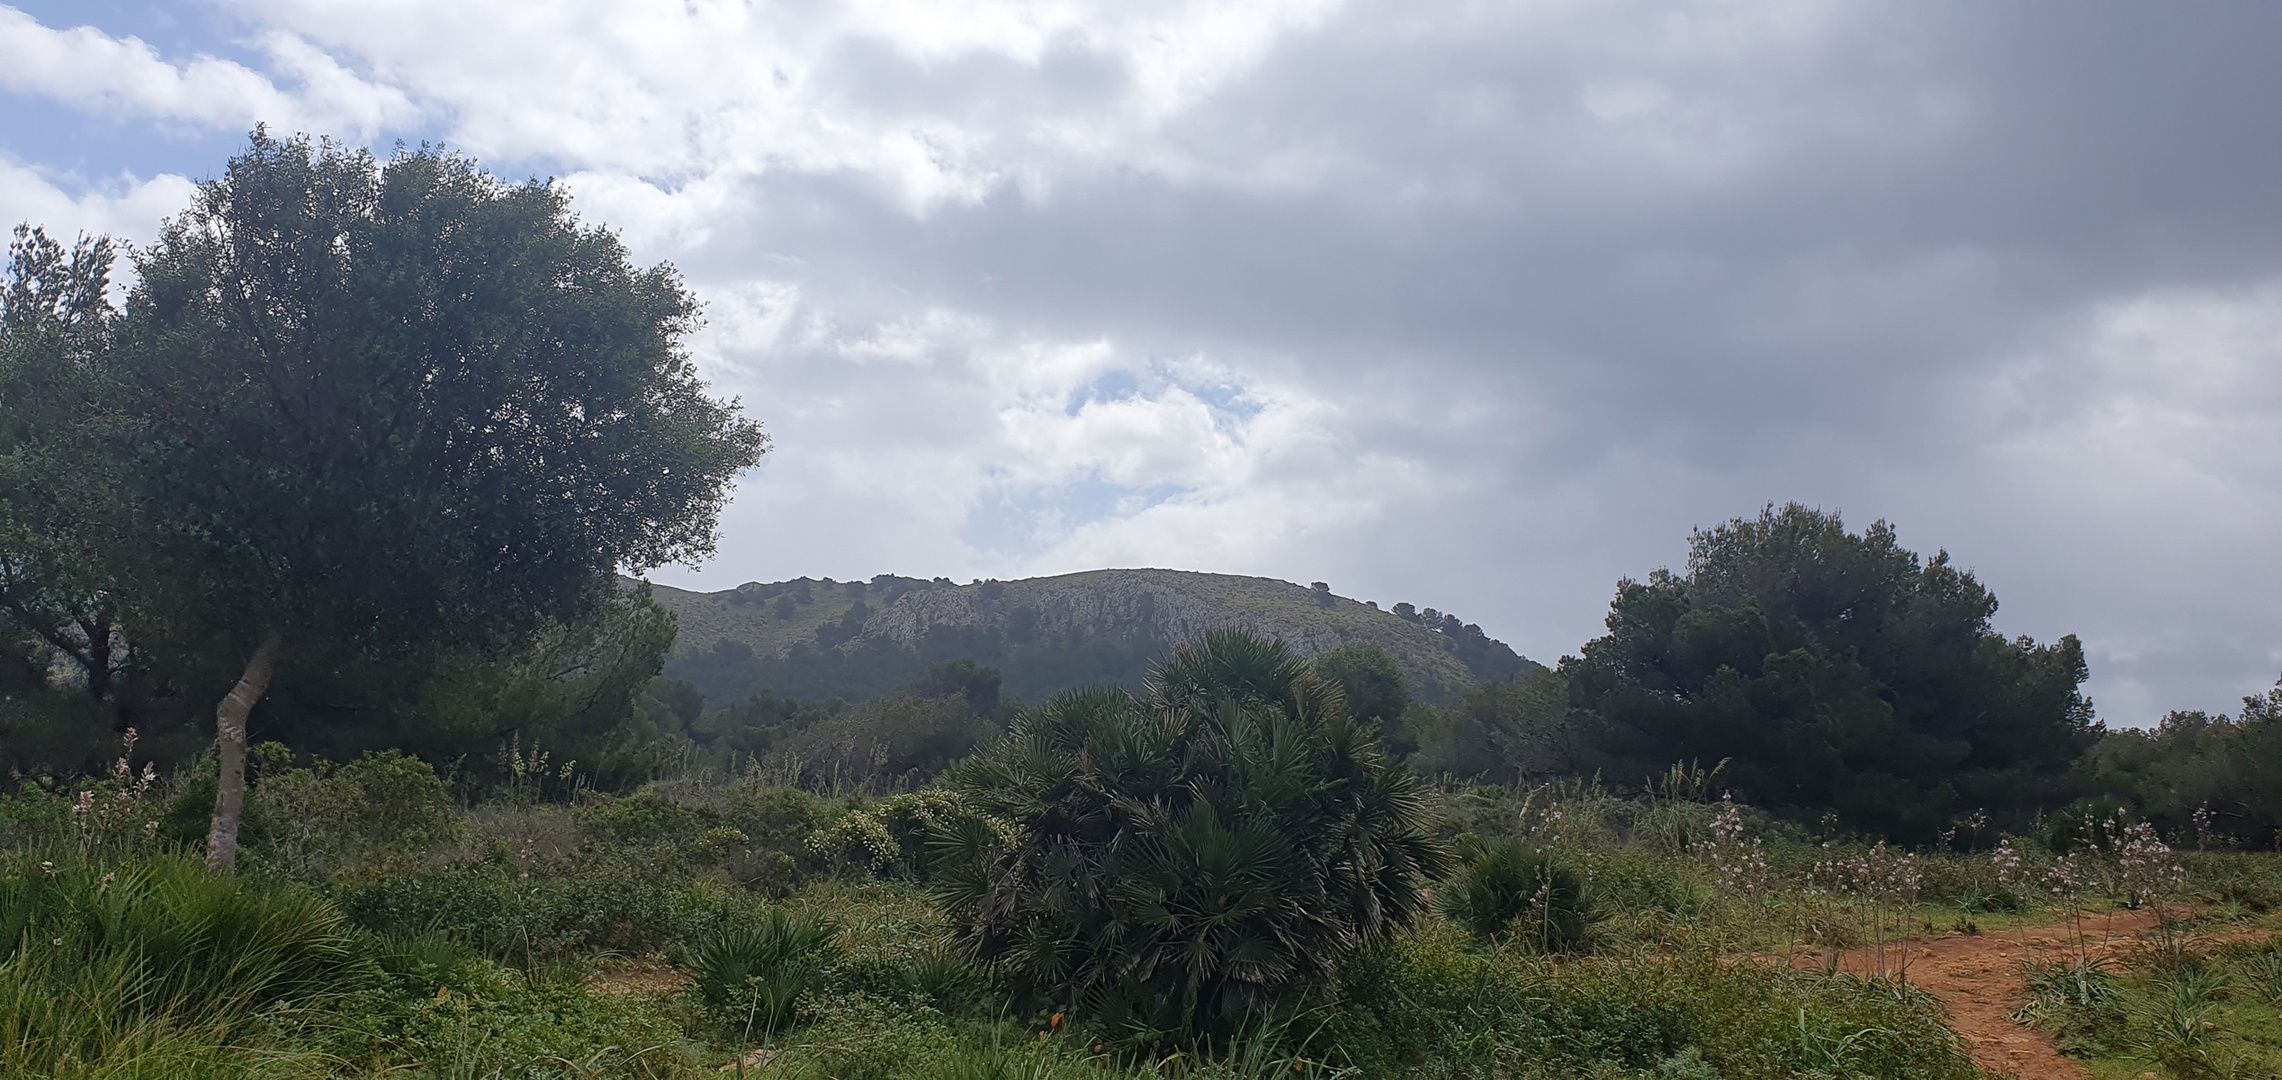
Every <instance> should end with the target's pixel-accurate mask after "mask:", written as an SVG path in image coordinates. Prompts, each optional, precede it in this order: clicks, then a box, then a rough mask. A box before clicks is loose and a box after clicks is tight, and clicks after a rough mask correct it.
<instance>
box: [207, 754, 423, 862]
mask: <svg viewBox="0 0 2282 1080" xmlns="http://www.w3.org/2000/svg"><path fill="white" fill-rule="evenodd" d="M251 801H252V805H253V807H254V813H255V814H256V816H258V817H259V819H260V820H261V822H262V823H263V829H262V835H261V840H262V845H263V851H264V853H266V854H275V855H276V856H278V857H279V858H281V859H283V860H284V861H285V864H286V865H287V866H288V867H289V868H292V869H295V870H309V871H320V872H322V871H330V870H334V869H339V868H341V867H342V866H344V865H346V864H348V863H350V862H352V861H355V860H358V859H369V858H372V857H374V856H377V855H382V854H389V853H408V852H413V851H419V850H422V849H424V848H429V847H434V846H436V845H440V844H444V843H448V842H450V841H452V840H454V839H457V838H458V837H459V835H460V833H461V832H462V830H463V825H462V823H461V818H460V808H459V805H458V803H456V802H455V801H454V800H453V799H452V796H451V792H450V790H449V789H448V788H446V787H445V786H444V782H443V781H442V780H440V779H438V778H437V776H436V772H435V770H434V769H432V768H429V766H428V763H427V762H425V761H421V760H420V759H418V758H414V757H406V756H405V755H403V754H401V753H398V752H397V751H394V750H389V751H385V752H382V753H377V754H366V755H365V756H363V757H361V758H358V759H357V760H355V761H352V762H350V763H348V764H346V765H342V766H338V767H333V766H331V765H329V764H327V763H323V762H320V763H318V764H317V765H316V766H315V767H312V768H307V769H292V770H289V771H285V772H282V773H278V774H276V775H271V776H265V777H262V778H261V780H260V782H259V783H257V784H255V785H254V788H253V791H252V794H251Z"/></svg>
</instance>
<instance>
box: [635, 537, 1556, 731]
mask: <svg viewBox="0 0 2282 1080" xmlns="http://www.w3.org/2000/svg"><path fill="white" fill-rule="evenodd" d="M651 590H652V595H653V596H655V597H656V598H657V600H658V602H659V603H660V604H661V605H663V606H664V607H665V608H667V609H668V610H670V611H672V612H674V614H675V615H676V616H677V617H679V619H680V622H681V636H680V639H679V640H678V641H677V642H676V643H675V646H674V651H673V655H672V656H671V657H670V658H669V659H668V661H667V667H666V674H667V675H669V676H671V677H673V678H677V679H682V680H685V681H688V682H690V683H693V684H695V685H696V686H697V687H698V688H699V689H701V690H703V691H704V692H705V695H706V697H707V699H708V700H710V701H713V702H716V703H727V702H730V701H737V700H743V699H744V698H747V697H751V696H754V695H756V694H762V693H767V694H773V695H775V696H778V697H791V698H831V697H841V698H849V699H856V698H863V697H872V696H877V695H882V694H886V693H889V692H891V691H893V690H894V689H895V688H896V687H898V686H902V685H904V684H906V683H909V682H910V681H912V680H913V679H916V678H918V677H919V676H920V675H921V674H923V673H924V672H925V671H926V669H927V667H928V666H929V665H931V664H939V663H945V662H948V661H952V660H961V659H971V660H974V661H976V662H977V663H981V664H986V665H989V666H991V667H995V668H997V669H999V671H1000V672H1001V673H1002V674H1003V675H1004V676H1005V692H1006V693H1008V694H1010V695H1012V696H1014V697H1017V698H1020V699H1022V700H1025V701H1038V700H1042V699H1044V698H1046V697H1049V696H1052V695H1053V694H1055V693H1058V692H1060V691H1062V690H1065V689H1068V688H1070V687H1072V686H1080V685H1087V684H1095V683H1115V684H1120V685H1127V686H1133V685H1138V684H1139V683H1140V682H1141V680H1142V679H1143V678H1144V677H1145V676H1146V674H1147V672H1148V668H1149V665H1150V664H1151V663H1153V662H1154V661H1156V660H1158V659H1160V658H1162V657H1163V656H1164V655H1165V653H1166V652H1168V651H1169V650H1170V649H1171V647H1172V646H1173V645H1174V644H1176V643H1180V642H1186V641H1193V640H1195V639H1196V638H1198V637H1199V636H1201V635H1202V634H1203V633H1204V632H1205V631H1207V630H1216V629H1241V630H1248V631H1251V632H1254V633H1258V634H1263V635H1267V636H1271V637H1277V638H1281V639H1283V640H1284V641H1285V642H1287V643H1289V644H1290V645H1291V647H1292V648H1293V649H1294V650H1295V651H1296V652H1298V653H1299V654H1300V655H1301V656H1314V655H1316V654H1318V653H1322V652H1325V651H1327V650H1330V649H1334V648H1337V647H1339V646H1341V645H1344V644H1347V643H1349V642H1368V643H1370V644H1372V645H1376V646H1378V647H1379V648H1381V649H1384V650H1386V651H1387V653H1388V655H1390V656H1392V657H1394V659H1395V662H1396V663H1397V664H1399V665H1401V666H1402V669H1403V671H1404V672H1405V673H1406V674H1407V675H1408V676H1409V678H1410V681H1411V685H1412V687H1413V689H1414V691H1415V692H1416V693H1417V694H1418V696H1419V697H1420V698H1421V699H1422V700H1425V701H1429V702H1441V701H1448V700H1450V699H1452V698H1454V697H1456V696H1457V695H1458V694H1459V693H1461V692H1462V691H1463V690H1464V689H1465V688H1466V687H1468V686H1470V685H1472V684H1474V683H1475V682H1477V681H1480V680H1484V679H1495V678H1502V677H1505V676H1507V675H1511V674H1514V673H1516V672H1519V671H1521V670H1523V668H1524V667H1525V666H1527V664H1528V662H1527V661H1525V660H1523V659H1522V658H1521V657H1519V656H1516V655H1515V654H1514V652H1513V650H1512V649H1510V648H1507V647H1506V646H1505V645H1504V644H1503V643H1501V642H1497V641H1493V640H1491V639H1489V638H1488V637H1485V636H1484V635H1483V634H1482V632H1481V630H1480V628H1479V627H1475V626H1470V625H1467V624H1465V623H1462V622H1460V621H1459V620H1457V619H1456V618H1455V617H1452V616H1446V615H1442V614H1440V613H1438V612H1434V611H1433V610H1432V609H1428V610H1427V611H1426V612H1422V613H1413V612H1411V611H1410V610H1409V605H1407V604H1406V605H1397V609H1396V610H1397V611H1401V612H1402V613H1403V614H1397V613H1396V612H1395V611H1386V610H1381V609H1379V608H1378V607H1377V606H1375V605H1372V604H1367V603H1364V602H1361V601H1357V600H1352V599H1348V598H1346V597H1340V596H1334V595H1332V594H1331V593H1330V592H1329V591H1328V590H1316V589H1311V588H1309V587H1307V586H1303V585H1295V584H1293V583H1291V582H1288V581H1276V580H1274V579H1271V578H1257V577H1239V576H1235V575H1230V574H1202V573H1194V572H1190V571H1183V570H1094V571H1089V572H1086V573H1080V574H1065V575H1061V576H1058V577H1045V578H1028V579H1024V580H1019V581H989V582H981V583H977V584H969V585H956V584H953V583H952V582H950V581H949V580H948V579H943V578H937V579H935V580H933V581H926V580H921V579H917V578H902V577H895V576H893V575H886V574H883V575H880V576H879V577H876V578H873V579H872V580H871V581H868V582H858V581H847V582H837V581H832V580H830V579H822V580H817V579H810V578H796V579H793V580H791V581H780V582H769V583H762V582H750V583H747V584H745V585H741V586H739V587H737V588H735V589H729V590H724V591H722V592H714V593H696V592H688V591H685V590H681V589H674V588H669V587H666V586H662V585H653V586H652V587H651Z"/></svg>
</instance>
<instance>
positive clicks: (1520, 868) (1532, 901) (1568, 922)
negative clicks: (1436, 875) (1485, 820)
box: [1439, 838, 1592, 952]
mask: <svg viewBox="0 0 2282 1080" xmlns="http://www.w3.org/2000/svg"><path fill="white" fill-rule="evenodd" d="M1459 857H1460V859H1461V861H1462V863H1463V868H1462V869H1461V870H1460V871H1459V872H1458V874H1457V875H1456V876H1455V877H1454V878H1452V880H1450V881H1449V882H1448V883H1446V884H1445V885H1444V887H1443V890H1442V893H1441V895H1440V898H1439V899H1440V905H1441V908H1442V913H1443V914H1444V915H1446V916H1448V917H1449V918H1450V920H1451V921H1452V922H1455V923H1457V924H1459V925H1460V926H1464V927H1466V928H1467V929H1470V930H1472V931H1473V932H1474V936H1475V937H1477V938H1479V939H1481V940H1484V941H1489V940H1494V939H1507V938H1511V939H1518V940H1521V941H1526V942H1528V943H1530V944H1531V945H1534V946H1535V947H1537V948H1538V949H1540V950H1543V951H1545V952H1573V951H1576V950H1577V949H1580V948H1582V947H1583V946H1584V944H1585V938H1586V933H1587V931H1588V930H1589V929H1590V926H1591V922H1592V919H1591V912H1590V910H1589V908H1588V906H1587V904H1586V900H1585V885H1584V882H1583V880H1581V879H1580V878H1578V877H1577V875H1576V873H1575V872H1573V871H1571V870H1569V869H1568V868H1566V867H1563V866H1561V865H1559V864H1557V863H1555V862H1554V861H1553V857H1552V855H1551V854H1549V853H1547V852H1544V851H1541V850H1539V849H1537V848H1533V847H1531V846H1529V845H1528V844H1526V843H1524V842H1522V841H1521V840H1518V839H1513V838H1502V839H1496V840H1487V841H1484V840H1476V839H1471V838H1469V839H1467V840H1465V841H1462V842H1461V844H1460V846H1459Z"/></svg>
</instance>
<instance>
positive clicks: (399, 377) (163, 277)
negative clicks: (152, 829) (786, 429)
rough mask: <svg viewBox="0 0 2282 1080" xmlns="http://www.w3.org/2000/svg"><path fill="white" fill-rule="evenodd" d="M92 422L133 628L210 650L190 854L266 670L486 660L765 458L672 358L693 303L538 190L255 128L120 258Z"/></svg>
mask: <svg viewBox="0 0 2282 1080" xmlns="http://www.w3.org/2000/svg"><path fill="white" fill-rule="evenodd" d="M135 263H136V270H137V271H138V273H139V276H140V280H139V282H138V283H137V284H136V286H135V288H134V290H133V292H132V294H131V295H130V297H129V301H128V305H127V312H126V316H125V318H124V320H123V321H122V324H121V331H120V338H119V341H118V343H117V345H116V347H115V348H114V349H113V356H112V357H111V360H110V365H109V371H108V377H107V380H106V382H107V385H106V392H105V401H104V411H105V415H106V416H107V417H108V418H109V420H110V422H111V423H110V428H111V430H110V432H109V434H108V435H107V438H108V440H109V446H108V448H107V449H108V451H109V454H110V456H112V457H114V458H115V459H116V460H117V461H119V462H121V463H122V465H123V469H124V472H125V474H126V479H127V483H126V484H125V488H124V491H123V496H124V501H125V503H126V511H127V514H126V516H127V520H128V521H129V522H130V523H131V526H132V534H133V536H134V538H135V539H136V541H137V542H136V543H135V544H134V545H132V546H131V549H130V550H129V551H128V553H127V554H125V555H122V556H121V557H120V558H118V559H117V560H115V563H114V567H115V569H116V570H117V576H118V577H119V578H120V579H121V580H123V581H127V582H131V583H132V588H131V592H132V597H131V599H132V602H133V603H134V604H136V605H137V606H138V608H139V609H141V610H142V611H143V612H144V613H145V614H144V616H143V625H144V626H146V627H148V628H149V631H148V632H156V633H163V634H166V635H169V636H170V637H172V638H173V639H174V640H177V641H181V642H187V643H195V644H196V645H198V646H199V647H202V648H204V649H207V650H208V651H210V652H212V653H216V654H219V656H220V657H223V658H234V660H232V661H231V667H232V669H233V670H235V671H237V672H238V675H237V682H236V685H235V687H234V688H233V689H231V690H230V692H229V694H228V696H227V697H226V698H224V699H223V701H222V704H221V705H220V707H219V708H218V709H217V734H216V748H217V751H218V757H219V760H220V766H221V776H220V787H219V793H218V796H217V799H216V806H215V813H214V817H213V825H212V832H211V836H210V840H209V847H208V859H209V862H210V863H211V865H213V866H214V867H216V868H217V869H227V868H229V867H231V866H232V865H233V863H234V859H235V855H236V849H237V827H238V817H239V812H240V806H241V802H242V799H243V794H244V788H245V769H244V760H245V739H246V722H247V717H248V714H249V713H250V712H251V710H252V709H253V708H254V706H255V704H256V703H257V702H259V701H260V700H261V698H262V696H263V694H264V693H265V692H266V691H267V689H268V688H269V686H270V683H271V681H272V679H273V678H275V677H276V676H277V675H278V674H279V672H281V671H290V670H291V669H292V667H293V665H296V664H306V665H318V664H323V663H326V662H327V661H328V659H329V658H337V657H341V656H349V655H375V654H393V655H416V654H422V653H426V654H429V655H433V654H434V653H435V652H436V651H438V650H446V649H470V648H472V649H481V650H494V649H502V648H509V647H512V646H514V645H515V644H517V643H519V642H520V641H522V640H524V639H526V638H527V637H528V635H529V633H530V632H531V631H533V630H534V629H535V628H536V627H538V626H540V625H542V624H544V623H546V622H548V621H568V620H571V619H574V618H577V617H579V616H580V615H582V614H584V613H585V612H588V611H590V610H592V609H593V607H594V606H595V605H596V604H597V603H598V602H599V601H600V600H601V599H602V598H604V597H605V596H607V595H608V590H609V589H611V588H612V587H613V585H612V575H613V573H614V572H616V571H619V570H627V571H639V570H642V569H647V568H649V567H652V566H656V565H659V564H662V563H666V562H671V561H676V560H685V559H689V558H693V557H696V556H699V555H702V554H704V553H705V552H707V551H709V550H711V547H712V544H713V532H714V525H715V521H716V518H717V516H718V512H719V510H720V507H721V506H722V504H723V502H724V500H725V498H726V492H727V486H728V483H729V481H730V480H731V479H732V478H733V477H734V476H735V475H736V474H737V473H738V472H739V471H741V470H743V469H745V468H746V467H748V466H750V465H752V464H753V463H754V462H755V461H756V460H757V459H758V457H759V455H760V454H761V453H762V452H763V451H764V450H765V448H766V445H767V442H766V438H765V437H764V436H763V435H762V434H761V432H760V429H759V427H758V425H756V424H754V423H752V422H751V421H748V420H745V419H743V418H742V417H741V416H740V415H739V413H738V409H737V406H736V404H735V403H734V402H725V401H720V400H716V399H714V398H711V397H708V396H707V395H706V393H705V386H704V384H703V383H702V382H701V381H700V380H699V379H698V377H697V375H696V372H695V370H694V369H693V367H692V366H691V364H690V362H689V360H688V357H687V356H686V354H685V353H684V351H683V349H682V346H681V339H682V338H683V336H684V335H685V334H686V333H688V332H689V330H690V329H691V328H692V327H693V326H694V325H695V323H696V318H697V303H696V301H695V299H694V298H693V297H692V296H691V295H690V294H689V292H688V291H687V290H686V289H685V288H684V287H683V286H682V283H681V280H680V278H679V276H678V275H677V274H676V273H675V271H674V270H673V269H672V268H671V267H670V266H663V265H661V266H657V267H653V268H650V269H646V270H645V269H640V268H637V267H635V266H634V265H632V263H631V262H630V261H629V259H628V256H627V252H626V250H625V248H624V247H623V246H622V245H621V244H620V243H619V242H618V240H617V238H616V237H614V236H613V235H612V234H610V233H609V232H607V231H604V230H602V229H599V228H592V227H586V226H583V225H582V224H581V223H580V222H579V221H578V220H577V219H576V218H575V217H574V216H573V215H572V214H571V212H570V206H569V200H568V197H567V195H566V194H565V193H564V192H563V191H562V190H561V189H560V188H558V187H556V186H554V185H552V184H542V183H536V182H534V183H529V184H521V185H512V184H505V183H502V182H500V181H498V180H496V179H494V178H492V177H491V176H489V175H488V174H486V173H484V172H483V171H481V170H480V169H478V168H477V167H476V166H475V165H474V164H473V163H472V162H470V161H468V160H466V159H464V158H462V157H459V156H457V155H454V154H450V153H445V152H441V151H436V150H431V149H426V148H423V149H421V150H419V151H416V152H399V153H397V154H396V155H395V156H393V157H391V158H390V159H388V160H387V161H385V162H382V161H378V160H375V159H374V158H373V157H372V156H371V155H369V154H366V153H364V152H362V151H356V150H349V149H344V148H342V147H338V146H335V145H333V144H331V143H329V142H326V143H312V142H311V141H310V140H308V139H307V138H294V139H289V140H280V139H276V138H273V137H271V136H270V135H268V134H267V133H266V132H264V131H261V130H259V129H257V130H256V131H255V132H254V134H253V136H252V141H251V145H250V146H249V147H248V148H247V149H246V151H245V152H244V153H243V154H242V155H240V156H239V157H237V158H235V159H234V160H232V161H231V162H230V164H229V166H228V168H227V170H226V171H225V172H224V174H223V175H222V177H221V178H220V179H217V180H214V181H211V182H209V183H207V184H204V185H202V186H201V187H200V188H199V190H198V193H197V195H196V196H195V198H194V200H193V202H192V204H191V206H190V208H189V209H188V210H186V211H185V212H184V213H183V214H182V215H180V216H179V217H176V218H174V219H172V220H170V221H169V222H167V224H166V226H165V228H164V230H163V231H162V232H161V234H160V236H159V239H158V241H157V242H156V243H155V244H153V245H152V246H151V247H150V248H149V249H147V250H144V251H141V252H138V253H137V255H136V259H135Z"/></svg>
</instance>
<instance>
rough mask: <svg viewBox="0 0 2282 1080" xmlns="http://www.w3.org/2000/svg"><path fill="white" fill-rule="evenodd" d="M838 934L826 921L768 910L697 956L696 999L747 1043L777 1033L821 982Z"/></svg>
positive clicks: (785, 1025) (708, 945)
mask: <svg viewBox="0 0 2282 1080" xmlns="http://www.w3.org/2000/svg"><path fill="white" fill-rule="evenodd" d="M838 932H839V928H838V927H837V926H835V925H833V924H832V922H831V921H830V920H827V919H823V918H819V917H816V916H813V915H808V914H794V913H792V912H790V911H787V910H785V909H783V908H778V909H775V910H772V911H770V912H769V913H768V915H767V916H766V917H764V918H763V919H762V920H761V921H760V922H759V923H758V924H756V925H753V926H750V927H745V928H741V929H737V930H731V931H729V932H727V933H724V934H722V935H720V936H719V937H716V938H714V939H713V940H712V941H710V942H707V943H706V945H705V947H704V948H702V949H699V950H698V952H697V957H696V961H695V963H694V965H693V967H694V968H695V976H696V978H695V985H696V989H697V995H698V999H699V1000H700V1001H703V1002H704V1003H705V1007H706V1008H707V1009H709V1010H712V1011H713V1012H714V1013H715V1014H716V1015H719V1016H722V1017H724V1018H725V1019H728V1020H729V1021H730V1022H731V1023H733V1024H736V1025H738V1026H739V1027H740V1028H741V1029H742V1031H743V1033H744V1034H745V1035H746V1036H748V1037H749V1036H750V1035H751V1034H752V1033H753V1032H754V1031H755V1030H758V1031H759V1032H760V1033H761V1034H762V1035H763V1036H766V1035H769V1034H773V1033H775V1032H778V1031H782V1030H784V1029H785V1028H787V1027H790V1026H791V1025H792V1020H793V1010H794V1009H795V1007H797V1006H798V1005H799V1002H800V998H801V996H802V995H803V994H806V993H808V992H809V991H810V990H812V989H814V988H815V987H816V985H817V983H818V982H819V981H821V979H822V977H823V975H824V971H825V968H826V967H827V966H828V964H829V963H830V961H831V959H832V955H833V952H834V948H833V945H832V937H833V935H835V934H837V933H838Z"/></svg>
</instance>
